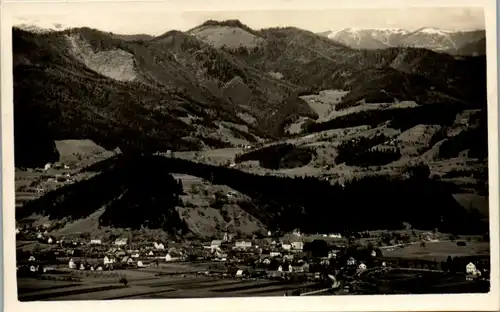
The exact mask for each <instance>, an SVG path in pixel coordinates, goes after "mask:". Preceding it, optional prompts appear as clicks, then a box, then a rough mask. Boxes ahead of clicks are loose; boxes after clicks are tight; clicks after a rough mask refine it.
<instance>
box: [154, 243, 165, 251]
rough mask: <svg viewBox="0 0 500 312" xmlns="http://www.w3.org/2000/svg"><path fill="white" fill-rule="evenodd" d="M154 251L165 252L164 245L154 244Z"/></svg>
mask: <svg viewBox="0 0 500 312" xmlns="http://www.w3.org/2000/svg"><path fill="white" fill-rule="evenodd" d="M154 246H155V249H156V250H165V245H163V244H162V243H159V244H157V243H156V242H155V243H154Z"/></svg>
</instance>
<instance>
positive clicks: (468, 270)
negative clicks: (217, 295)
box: [465, 262, 477, 274]
mask: <svg viewBox="0 0 500 312" xmlns="http://www.w3.org/2000/svg"><path fill="white" fill-rule="evenodd" d="M476 271H477V269H476V265H475V264H474V263H472V262H469V264H467V265H466V266H465V273H467V274H474V273H475V272H476Z"/></svg>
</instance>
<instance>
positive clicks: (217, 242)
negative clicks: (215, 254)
mask: <svg viewBox="0 0 500 312" xmlns="http://www.w3.org/2000/svg"><path fill="white" fill-rule="evenodd" d="M221 244H222V240H220V239H216V240H213V241H212V242H211V243H210V248H212V249H216V248H218V247H220V245H221Z"/></svg>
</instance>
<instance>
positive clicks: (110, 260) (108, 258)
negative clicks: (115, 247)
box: [103, 256, 115, 265]
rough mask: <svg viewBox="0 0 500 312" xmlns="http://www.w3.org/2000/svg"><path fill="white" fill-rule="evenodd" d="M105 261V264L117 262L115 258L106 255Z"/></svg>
mask: <svg viewBox="0 0 500 312" xmlns="http://www.w3.org/2000/svg"><path fill="white" fill-rule="evenodd" d="M103 263H104V265H106V264H112V263H115V259H113V258H111V257H108V256H105V257H104V260H103Z"/></svg>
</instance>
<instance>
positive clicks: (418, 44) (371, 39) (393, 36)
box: [320, 27, 486, 55]
mask: <svg viewBox="0 0 500 312" xmlns="http://www.w3.org/2000/svg"><path fill="white" fill-rule="evenodd" d="M320 34H321V35H323V36H326V37H328V38H330V39H332V40H335V41H337V42H342V43H344V44H346V45H348V46H350V47H353V48H357V49H382V48H387V47H397V46H404V47H415V48H426V49H430V50H433V51H436V52H446V53H449V54H460V53H459V51H460V49H461V48H462V47H463V46H466V45H468V44H472V43H474V42H478V41H481V39H485V36H486V33H485V30H476V31H447V30H442V29H437V28H430V27H425V28H421V29H418V30H415V31H408V30H404V29H398V28H386V29H363V28H361V29H357V28H346V29H341V30H336V31H327V32H323V33H320ZM474 52H476V51H474ZM466 55H472V53H470V54H466Z"/></svg>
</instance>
